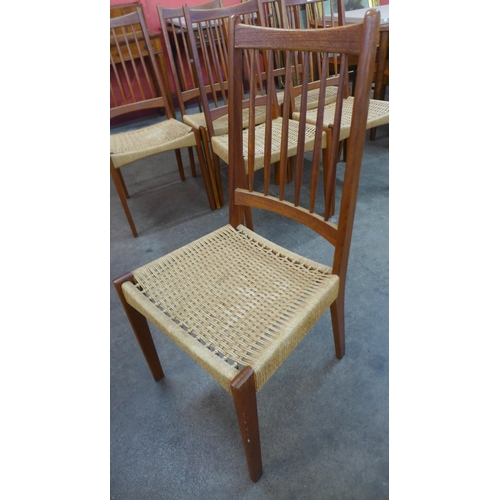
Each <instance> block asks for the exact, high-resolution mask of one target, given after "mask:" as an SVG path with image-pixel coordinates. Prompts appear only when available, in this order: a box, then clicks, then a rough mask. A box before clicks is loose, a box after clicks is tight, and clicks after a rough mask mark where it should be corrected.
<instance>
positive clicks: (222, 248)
mask: <svg viewBox="0 0 500 500" xmlns="http://www.w3.org/2000/svg"><path fill="white" fill-rule="evenodd" d="M133 276H134V279H135V280H137V284H136V285H134V284H132V283H131V282H126V283H124V284H123V292H124V295H125V297H126V300H127V302H128V303H129V304H131V305H132V306H133V307H134V308H136V309H137V310H138V311H139V312H141V313H142V314H144V315H146V316H147V317H148V318H150V320H151V321H152V322H153V323H154V324H155V325H156V326H157V327H158V328H159V329H160V330H161V331H163V332H164V333H165V334H166V335H167V336H168V337H170V338H171V339H172V340H173V341H174V342H176V343H177V344H178V345H179V346H180V347H181V348H182V349H184V350H185V351H186V352H187V353H188V354H189V355H190V356H191V357H192V358H193V359H194V360H195V361H196V362H197V363H199V364H200V365H201V366H202V367H203V368H204V369H205V370H207V371H208V372H209V373H210V374H211V375H212V376H213V377H214V379H215V380H217V382H219V383H220V384H221V386H222V387H223V388H224V389H226V390H227V391H228V392H230V383H231V381H232V380H233V378H234V377H235V375H237V373H238V370H239V369H241V368H243V367H244V366H246V365H250V366H251V367H252V368H253V370H254V372H255V381H256V389H257V391H258V390H260V389H261V388H262V386H263V385H264V384H265V382H266V381H267V380H268V379H269V377H270V376H271V375H272V374H273V373H274V372H275V371H276V369H277V368H278V367H279V366H280V365H281V363H282V362H283V361H284V360H285V359H286V357H287V356H288V355H289V354H290V353H291V352H292V351H293V349H294V348H295V347H296V346H297V344H298V343H299V342H300V340H301V339H302V338H303V337H304V336H305V334H306V333H307V331H308V330H309V329H310V328H311V326H312V325H313V324H314V322H315V321H317V319H318V318H319V317H320V316H321V315H322V314H323V313H324V312H325V310H326V309H327V308H328V307H329V306H330V304H331V303H332V302H333V301H334V300H335V298H336V296H337V293H338V287H339V278H338V277H337V276H336V275H333V274H332V269H331V268H330V267H328V266H324V265H322V264H318V263H316V262H314V261H312V260H309V259H306V258H304V257H301V256H299V255H297V254H294V253H293V252H290V251H288V250H286V249H284V248H282V247H280V246H278V245H276V244H274V243H272V242H270V241H268V240H266V239H265V238H262V237H260V236H258V235H257V234H255V233H254V232H252V231H250V230H249V229H247V228H246V227H244V226H241V225H240V226H238V227H237V228H236V229H234V228H233V227H232V226H231V225H226V226H224V227H222V228H221V229H219V230H217V231H214V232H213V233H210V234H209V235H207V236H205V237H202V238H200V239H198V240H196V241H194V242H193V243H190V244H189V245H186V246H184V247H182V248H180V249H178V250H177V251H174V252H172V253H170V254H168V255H166V256H165V257H162V258H160V259H157V260H156V261H154V262H152V263H150V264H148V265H146V266H144V267H141V268H139V269H137V270H136V271H134V272H133ZM193 292H194V293H193Z"/></svg>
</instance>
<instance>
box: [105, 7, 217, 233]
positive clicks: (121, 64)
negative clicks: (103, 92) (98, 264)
mask: <svg viewBox="0 0 500 500" xmlns="http://www.w3.org/2000/svg"><path fill="white" fill-rule="evenodd" d="M110 73H111V75H110V77H111V85H110V87H111V104H110V107H111V109H110V117H111V119H113V118H116V117H118V116H124V115H129V116H130V115H132V116H134V113H137V112H138V111H150V110H154V109H156V110H158V111H159V112H161V113H163V114H164V115H165V117H166V119H165V120H161V121H160V122H159V123H157V124H154V125H150V126H148V127H143V128H139V129H136V130H133V131H130V132H122V133H116V134H111V135H110V156H111V162H110V163H111V177H112V179H113V181H114V184H115V186H116V190H117V192H118V196H119V198H120V201H121V203H122V206H123V209H124V211H125V215H126V217H127V220H128V222H129V225H130V229H131V230H132V234H133V235H134V237H137V229H136V227H135V224H134V221H133V219H132V215H131V213H130V209H129V207H128V203H127V198H128V197H129V194H128V190H127V188H126V186H125V182H124V179H123V176H122V174H121V172H120V169H121V168H122V167H123V166H125V165H128V164H129V163H132V162H134V161H136V160H139V159H141V158H145V157H148V156H151V155H154V154H157V153H163V152H166V151H175V155H176V158H177V165H178V169H179V174H180V178H181V180H184V179H185V176H184V169H183V165H182V158H181V153H180V149H181V148H188V151H189V157H190V161H191V172H192V175H193V176H196V169H195V165H194V155H193V153H192V148H193V147H196V149H197V153H198V159H199V163H200V168H201V171H202V175H203V180H204V183H205V189H206V191H207V197H208V202H209V205H210V208H212V210H213V209H215V200H214V195H213V191H212V186H211V184H210V182H209V179H208V177H207V173H206V168H205V163H204V161H203V156H202V150H201V144H200V143H198V142H197V141H196V136H195V134H194V133H193V131H192V129H191V127H189V126H188V125H185V124H184V123H182V122H180V121H178V120H176V119H175V118H174V114H173V112H172V109H171V107H170V104H169V103H168V98H167V89H166V88H165V85H166V84H167V82H164V81H163V78H162V77H161V74H160V72H159V70H158V65H157V61H156V59H155V55H154V53H153V49H152V47H151V41H150V39H149V35H148V31H147V28H146V24H145V22H144V18H143V15H142V12H141V10H140V9H139V8H137V11H136V12H133V13H130V14H126V15H124V16H119V17H115V18H111V19H110Z"/></svg>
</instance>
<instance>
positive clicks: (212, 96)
mask: <svg viewBox="0 0 500 500" xmlns="http://www.w3.org/2000/svg"><path fill="white" fill-rule="evenodd" d="M183 10H184V17H185V24H186V30H187V35H188V40H189V48H190V53H191V58H192V61H193V68H194V77H195V82H196V84H197V87H198V89H199V92H200V100H201V105H202V111H203V112H202V113H196V114H191V113H188V114H186V115H184V116H183V120H184V123H186V124H188V125H190V126H192V127H193V129H194V130H197V131H198V133H199V134H200V137H201V143H202V145H203V152H204V154H205V160H206V163H207V166H208V170H209V173H210V175H211V176H212V178H214V179H215V183H216V186H217V192H218V197H219V203H220V205H221V206H222V205H223V204H224V192H223V187H222V179H221V170H220V168H221V167H220V159H222V161H224V162H226V163H227V161H228V151H227V148H226V149H225V150H224V151H219V153H218V154H216V153H215V152H214V150H213V148H212V143H211V140H212V138H213V137H215V136H226V137H227V134H228V132H229V122H228V97H229V94H228V89H229V80H230V76H231V75H230V73H229V60H228V49H227V46H228V42H227V37H228V26H229V19H230V18H231V16H237V17H238V18H239V19H241V21H242V22H244V23H250V24H259V23H260V15H261V10H260V6H259V3H258V0H247V1H245V2H242V3H239V4H234V5H231V6H225V7H220V8H215V9H208V10H199V9H197V8H196V7H190V6H188V5H184V7H183ZM259 85H260V87H261V91H263V90H262V89H263V87H264V82H263V81H262V80H261V81H260V82H259ZM264 111H265V110H264V108H263V107H258V108H257V114H256V124H255V125H259V124H261V123H262V122H263V121H264ZM247 113H248V111H247V110H245V111H244V114H245V116H246V115H247ZM247 124H248V122H247Z"/></svg>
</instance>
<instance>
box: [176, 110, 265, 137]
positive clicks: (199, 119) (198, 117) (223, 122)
mask: <svg viewBox="0 0 500 500" xmlns="http://www.w3.org/2000/svg"><path fill="white" fill-rule="evenodd" d="M255 111H256V113H255V121H256V123H257V124H259V123H263V122H264V120H265V119H266V108H265V106H257V108H255ZM182 119H183V120H184V123H185V124H186V125H189V126H190V127H193V128H196V129H198V128H200V127H205V128H206V126H207V120H206V118H205V113H189V114H187V115H184V116H183V117H182ZM212 124H213V126H214V130H215V135H224V134H227V133H228V132H229V124H228V116H227V115H224V116H220V117H219V118H216V119H215V120H213V122H212ZM243 126H244V127H247V126H248V109H244V110H243Z"/></svg>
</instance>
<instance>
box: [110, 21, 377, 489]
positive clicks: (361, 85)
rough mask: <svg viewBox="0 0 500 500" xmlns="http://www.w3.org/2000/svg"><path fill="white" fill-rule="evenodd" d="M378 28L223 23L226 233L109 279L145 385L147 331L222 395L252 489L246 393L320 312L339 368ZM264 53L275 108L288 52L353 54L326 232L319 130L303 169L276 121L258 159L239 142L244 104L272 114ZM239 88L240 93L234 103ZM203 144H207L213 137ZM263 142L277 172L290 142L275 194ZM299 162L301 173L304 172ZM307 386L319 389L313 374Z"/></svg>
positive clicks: (152, 353)
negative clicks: (309, 238) (334, 208)
mask: <svg viewBox="0 0 500 500" xmlns="http://www.w3.org/2000/svg"><path fill="white" fill-rule="evenodd" d="M379 22H380V13H379V12H377V11H369V12H368V13H367V14H366V17H365V19H364V22H363V23H362V24H358V25H353V26H346V27H341V28H327V29H323V30H283V29H274V28H266V27H260V26H252V25H246V24H244V23H241V22H240V21H239V19H238V18H236V17H234V18H232V19H231V21H230V34H229V44H228V53H229V69H230V72H231V74H232V76H233V77H232V78H231V79H230V82H229V83H230V86H229V119H230V123H231V127H230V130H229V165H228V174H229V223H228V224H227V225H224V226H222V227H221V228H220V229H218V230H216V231H214V232H211V233H209V234H206V235H204V236H201V237H200V238H199V239H197V240H195V241H193V242H192V243H190V244H187V245H185V246H182V247H180V248H178V249H177V250H174V251H173V252H171V253H169V254H167V255H165V256H164V257H161V258H159V259H156V260H155V261H153V262H150V263H147V264H145V265H143V266H141V267H139V268H138V269H136V270H135V271H133V272H130V273H126V274H124V275H122V276H121V277H119V278H117V279H116V280H114V285H115V288H116V291H117V293H118V295H119V297H120V299H121V303H122V305H123V307H124V310H125V312H126V314H127V316H128V319H129V320H130V323H131V327H132V329H133V331H134V333H135V335H136V337H137V340H138V342H139V345H140V347H141V349H142V351H143V354H144V356H145V358H146V361H147V363H148V365H149V368H150V370H151V373H152V375H153V378H154V379H155V380H156V381H158V380H160V379H162V378H163V377H164V372H163V369H162V366H161V362H160V360H159V357H158V354H157V351H156V348H155V345H154V341H153V338H152V336H151V331H150V329H149V325H148V321H150V322H151V323H152V324H154V325H155V326H156V327H157V328H158V329H159V330H161V331H162V332H163V333H165V334H166V336H168V337H169V338H170V339H171V340H172V341H173V342H174V343H175V344H177V345H178V346H179V347H180V348H181V349H183V350H184V351H185V352H186V353H187V354H188V355H189V356H191V357H192V358H193V359H194V361H196V362H197V363H198V364H199V365H200V366H201V367H202V368H203V369H205V370H206V371H207V372H208V373H209V374H210V375H211V376H212V377H213V378H214V379H215V380H216V381H217V382H218V383H219V384H220V385H221V386H222V387H223V388H224V389H225V390H226V391H227V392H228V393H229V394H231V395H232V398H233V402H234V406H235V410H236V415H237V420H238V423H239V428H240V433H241V438H242V441H243V447H244V451H245V456H246V460H247V465H248V470H249V473H250V478H251V480H252V481H254V482H256V481H258V480H259V478H260V477H261V476H262V473H263V468H262V456H261V446H260V437H259V436H260V434H259V423H258V411H257V392H258V391H260V390H261V389H262V387H263V386H264V384H265V383H266V382H267V381H268V380H269V379H270V378H271V376H272V375H273V374H274V373H275V372H276V370H277V369H278V368H279V366H281V365H282V363H283V362H284V361H285V360H286V359H287V357H288V356H289V355H290V354H291V353H292V352H293V351H294V349H295V348H296V347H297V345H298V344H299V342H300V341H301V340H302V338H303V337H304V336H305V335H306V334H307V332H308V331H309V330H310V329H311V328H312V327H313V325H314V324H315V323H316V322H317V321H318V319H319V318H320V317H321V316H322V315H323V314H324V313H325V312H327V311H328V310H329V311H330V315H331V321H332V328H333V340H334V342H333V343H334V346H335V355H336V357H337V358H338V359H341V358H342V357H343V356H344V353H345V320H344V315H345V313H344V308H345V306H344V297H345V287H346V276H347V265H348V259H349V249H350V244H351V236H352V229H353V222H354V214H355V208H356V199H357V193H358V184H359V178H360V170H361V162H362V156H363V147H364V141H365V136H366V133H365V123H366V117H367V114H368V100H369V93H370V87H371V73H372V67H373V62H374V58H375V49H376V39H377V34H378V25H379ZM275 50H280V51H283V53H284V55H285V62H286V69H287V71H285V77H284V80H285V81H284V84H285V89H284V92H285V93H286V94H287V95H286V97H290V96H291V94H290V91H291V88H292V87H293V82H292V81H291V79H292V71H291V67H292V60H293V55H294V53H295V52H296V51H300V52H303V53H305V54H304V57H305V61H306V62H308V58H310V57H314V55H315V53H317V52H318V51H323V52H336V53H359V54H360V59H359V61H360V64H359V68H358V84H357V86H356V94H355V104H354V110H353V113H352V123H351V134H350V141H349V145H348V151H347V161H346V169H345V178H344V183H343V186H342V200H341V202H340V211H339V214H338V218H337V222H334V221H331V220H330V219H329V203H330V202H329V198H330V196H331V189H332V178H331V176H329V177H328V178H326V179H325V178H324V177H323V176H321V175H320V170H321V161H320V156H321V155H320V152H321V150H322V147H323V142H324V139H325V133H324V132H323V131H322V130H321V126H318V127H316V128H315V131H314V136H313V138H312V141H313V144H314V146H313V153H312V159H311V158H308V159H307V160H306V159H305V158H304V156H305V155H304V149H305V143H306V141H307V140H309V139H307V138H306V134H305V133H302V134H299V135H298V136H294V135H293V130H294V129H295V126H296V125H295V124H296V122H293V121H292V120H291V118H290V117H289V115H287V114H284V115H283V117H282V126H281V127H280V134H279V135H273V134H272V131H271V127H270V126H268V127H267V128H266V129H265V130H264V131H263V133H264V136H265V137H264V150H263V153H259V152H258V149H259V145H258V139H257V134H256V133H255V134H254V133H252V132H251V131H252V128H251V127H250V128H245V126H244V116H243V109H244V108H243V106H242V102H244V103H246V102H247V101H248V102H249V104H250V106H249V108H248V109H249V110H250V111H249V114H250V116H249V119H250V120H251V121H254V120H255V109H256V105H257V104H259V105H264V106H265V108H266V121H268V122H269V121H271V120H272V117H273V115H274V114H275V112H276V108H277V102H276V86H275V84H274V79H273V78H272V77H270V78H268V80H267V83H268V84H267V86H266V94H265V95H258V93H257V87H258V85H257V80H258V78H260V73H261V69H260V67H259V59H260V58H261V57H262V55H263V54H264V53H265V52H267V51H275ZM308 53H309V54H310V55H309V56H308V55H307V54H308ZM271 61H272V58H271ZM344 62H345V60H344ZM320 70H321V71H323V68H320ZM266 71H267V73H268V76H271V75H272V62H271V63H270V64H269V67H268V68H266ZM306 71H307V70H306ZM246 80H248V82H247V81H246ZM246 83H248V87H247V89H248V90H249V93H248V94H246V93H245V92H244V90H245V89H244V84H246ZM346 84H347V82H346V79H345V78H341V79H340V82H339V86H340V88H339V92H342V91H343V89H342V87H343V86H345V85H346ZM325 91H326V85H323V86H322V87H321V88H320V91H319V99H320V101H324V99H325ZM307 98H308V96H307V92H304V95H303V96H302V99H303V101H302V102H301V106H303V108H304V110H305V109H306V106H307V103H306V102H305V101H306V100H307ZM287 102H289V99H285V101H284V106H285V107H287V106H288V104H287ZM341 104H342V101H340V105H341ZM303 116H305V114H304V115H303ZM268 125H269V123H268ZM319 125H321V123H320V120H319ZM300 127H301V130H302V131H304V130H305V129H306V128H307V123H306V122H305V120H304V119H302V120H301V122H300ZM334 127H336V128H337V134H334V135H337V136H338V133H339V130H340V127H339V123H338V122H337V124H336V125H335V124H334ZM212 140H213V141H214V144H215V143H216V142H218V141H219V140H220V136H217V137H214V138H212ZM273 141H278V142H279V143H281V144H282V145H283V147H282V148H281V151H282V154H281V155H280V156H279V158H278V160H277V161H279V162H280V163H281V164H282V165H284V164H285V163H286V156H287V155H286V150H287V147H286V145H287V144H288V143H290V142H293V143H295V147H296V148H297V149H298V155H297V162H296V165H295V168H296V171H295V175H294V182H293V183H292V184H286V182H285V176H284V175H282V176H281V182H280V185H279V188H278V189H277V191H279V192H276V190H275V189H274V187H273V185H272V184H271V182H270V165H271V163H272V162H273V161H274V159H273V158H271V149H272V144H271V143H272V142H273ZM258 155H261V156H262V157H263V162H264V167H263V168H261V169H259V168H258V166H257V164H258V162H259V161H261V160H262V158H261V159H258ZM306 162H308V163H309V167H308V168H307V169H304V164H305V163H306ZM306 171H307V172H308V174H307V175H306V174H305V172H306ZM322 182H325V183H326V185H327V190H326V199H324V198H323V196H322V193H323V190H322V189H320V185H321V183H322ZM245 208H251V209H252V210H263V211H264V214H269V216H271V215H272V214H271V212H272V213H273V214H274V215H272V216H274V217H277V218H278V219H279V222H278V220H277V222H276V223H277V224H278V223H279V224H283V227H284V228H289V230H290V231H291V232H292V233H293V230H294V229H293V228H294V226H293V224H303V225H304V226H305V227H308V228H310V229H311V234H314V233H317V234H318V235H320V236H321V237H322V238H323V239H324V240H325V242H324V244H325V247H326V248H327V249H328V253H330V252H331V253H330V255H331V258H332V260H329V259H328V262H329V263H332V265H331V266H330V265H329V264H325V263H320V262H316V261H314V260H312V259H310V258H308V257H307V256H301V255H299V254H297V253H296V252H295V251H294V248H293V247H292V248H290V249H286V248H284V247H282V246H280V245H278V244H276V243H274V242H272V241H270V240H269V239H267V238H265V237H263V236H261V235H259V234H258V232H256V230H255V231H254V229H253V227H248V226H246V225H244V211H245ZM290 362H291V361H290ZM315 376H316V377H317V378H318V382H319V379H320V378H321V374H320V373H319V370H317V375H315ZM192 383H195V382H193V380H190V381H189V382H188V381H186V384H192ZM277 403H278V402H277ZM339 404H342V402H341V401H339ZM213 466H214V468H215V467H216V464H214V465H213Z"/></svg>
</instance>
